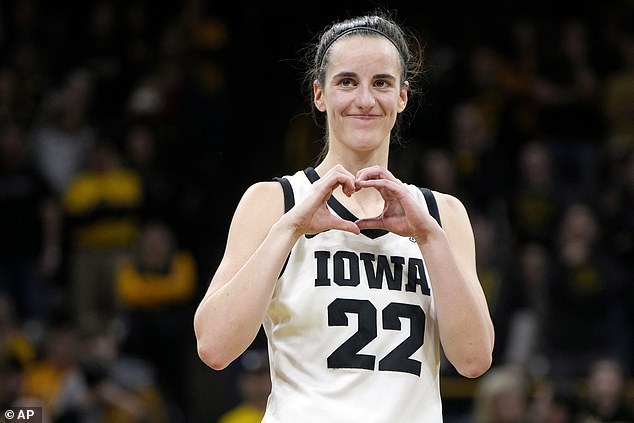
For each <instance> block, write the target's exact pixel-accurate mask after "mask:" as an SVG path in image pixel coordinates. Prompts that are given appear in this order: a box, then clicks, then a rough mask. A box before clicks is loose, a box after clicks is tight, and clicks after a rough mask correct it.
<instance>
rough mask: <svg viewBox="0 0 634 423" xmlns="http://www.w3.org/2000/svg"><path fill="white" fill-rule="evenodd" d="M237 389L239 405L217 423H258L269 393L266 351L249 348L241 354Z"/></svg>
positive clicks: (269, 377) (269, 383) (262, 415)
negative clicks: (239, 399)
mask: <svg viewBox="0 0 634 423" xmlns="http://www.w3.org/2000/svg"><path fill="white" fill-rule="evenodd" d="M237 387H238V394H239V395H240V398H241V402H240V404H238V405H237V406H235V407H233V408H231V409H230V410H228V411H227V412H226V413H224V414H223V415H222V416H221V417H220V419H219V420H218V423H260V422H261V421H262V418H263V417H264V410H265V409H266V402H267V400H268V397H269V393H270V392H271V376H270V374H269V359H268V355H267V351H266V349H258V348H249V349H247V350H246V351H245V352H244V353H243V354H242V357H240V369H239V371H238V378H237Z"/></svg>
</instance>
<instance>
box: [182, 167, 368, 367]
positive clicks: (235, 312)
mask: <svg viewBox="0 0 634 423" xmlns="http://www.w3.org/2000/svg"><path fill="white" fill-rule="evenodd" d="M339 185H341V186H342V187H343V189H344V192H347V193H348V195H351V194H352V193H353V192H354V176H353V175H352V174H350V173H349V172H347V171H345V170H343V168H339V167H335V168H333V170H332V171H331V172H328V173H327V174H326V175H325V176H324V177H323V178H321V179H320V180H319V181H318V182H316V183H315V184H313V186H312V191H311V193H310V194H309V195H308V196H307V197H306V198H305V199H304V200H303V201H302V202H301V203H299V204H297V205H296V206H295V207H293V209H291V210H290V211H289V212H288V213H284V210H283V203H284V202H283V193H282V188H281V186H280V184H279V183H277V182H261V183H258V184H255V185H253V186H251V187H250V188H249V189H248V190H247V191H246V192H245V194H244V196H243V197H242V199H241V200H240V203H239V205H238V207H237V208H236V211H235V214H234V216H233V220H232V222H231V227H230V229H229V236H228V239H227V245H226V249H225V253H224V256H223V258H222V260H221V262H220V265H219V267H218V269H217V270H216V273H215V274H214V276H213V278H212V281H211V284H210V285H209V288H208V290H207V293H206V294H205V296H204V297H203V299H202V300H201V302H200V304H199V305H198V308H197V310H196V314H195V316H194V332H195V334H196V340H197V344H198V355H199V356H200V358H201V359H202V361H203V362H205V363H206V364H207V365H208V366H210V367H211V368H213V369H218V370H219V369H223V368H225V367H226V366H227V365H229V364H230V363H231V362H232V361H233V360H234V359H236V358H237V357H238V356H239V355H240V354H242V352H244V350H245V349H246V348H247V347H248V346H249V345H250V344H251V342H253V339H255V336H256V335H257V333H258V331H259V329H260V325H261V324H262V321H263V319H264V315H265V313H266V310H267V308H268V305H269V302H270V300H271V297H272V295H273V290H274V289H275V284H276V282H277V278H278V277H279V274H280V272H281V270H282V267H283V266H284V262H285V261H286V257H287V256H288V254H289V253H290V251H291V249H292V248H293V246H294V245H295V243H296V242H297V239H298V238H299V237H300V236H302V235H303V234H305V233H317V232H321V231H323V230H327V229H341V230H347V231H351V232H355V233H358V232H359V229H358V227H357V226H356V225H355V224H354V223H352V222H348V221H344V220H342V219H340V218H338V217H337V216H335V215H334V214H332V213H330V211H329V210H328V208H327V205H326V202H327V200H328V198H329V197H330V195H331V194H332V191H333V190H334V189H335V188H336V187H337V186H339Z"/></svg>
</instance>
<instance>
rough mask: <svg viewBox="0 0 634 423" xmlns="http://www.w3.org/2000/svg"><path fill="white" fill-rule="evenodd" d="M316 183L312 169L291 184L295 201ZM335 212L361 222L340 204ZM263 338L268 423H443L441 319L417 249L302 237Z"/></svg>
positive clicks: (393, 242)
mask: <svg viewBox="0 0 634 423" xmlns="http://www.w3.org/2000/svg"><path fill="white" fill-rule="evenodd" d="M309 176H310V179H309ZM315 178H318V176H317V174H316V173H315V172H314V170H313V169H307V170H306V171H299V172H297V173H296V174H294V175H292V176H287V177H286V179H288V180H289V181H290V183H291V186H292V189H293V195H294V198H295V202H300V201H302V198H303V197H304V196H305V195H306V193H307V191H308V189H309V187H310V185H311V179H312V180H313V181H314V180H315ZM408 188H409V189H410V190H411V192H412V194H413V195H414V196H416V197H417V198H419V200H420V201H421V203H422V204H423V206H424V207H426V202H425V198H424V196H423V194H422V192H421V191H420V189H418V188H417V187H415V186H412V185H409V186H408ZM329 206H330V207H331V211H332V212H333V213H338V214H339V215H340V216H341V217H343V218H347V219H352V220H356V218H355V217H354V216H353V215H352V214H351V213H350V212H349V211H348V210H346V209H345V208H344V207H343V206H342V205H341V204H340V203H338V202H337V201H336V200H334V197H333V198H331V200H330V202H329ZM264 329H265V331H266V334H267V337H268V345H269V359H270V362H271V379H272V391H271V395H270V397H269V401H268V405H267V410H266V415H265V416H264V420H263V422H265V423H311V422H315V423H338V422H342V423H343V422H345V423H354V422H363V423H372V422H376V423H410V422H421V423H438V422H442V409H441V399H440V384H439V364H440V352H439V340H438V327H437V320H436V310H435V307H434V299H433V292H432V289H431V285H430V283H429V280H428V276H427V271H426V268H425V262H424V260H423V258H422V256H421V252H420V249H419V248H418V245H417V244H416V242H415V241H413V240H410V239H409V238H407V237H402V236H399V235H396V234H393V233H390V232H386V231H379V230H374V231H364V232H363V233H362V234H360V235H355V234H352V233H348V232H344V231H339V230H330V231H326V232H322V233H319V234H316V235H314V236H310V235H309V236H302V237H301V238H300V239H299V240H298V242H297V244H296V245H295V246H294V247H293V249H292V251H291V253H290V255H289V257H288V260H287V263H286V265H285V267H284V269H283V271H282V274H281V276H280V278H279V280H278V281H277V285H276V287H275V291H274V293H273V298H272V300H271V303H270V306H269V308H268V311H267V314H266V317H265V320H264Z"/></svg>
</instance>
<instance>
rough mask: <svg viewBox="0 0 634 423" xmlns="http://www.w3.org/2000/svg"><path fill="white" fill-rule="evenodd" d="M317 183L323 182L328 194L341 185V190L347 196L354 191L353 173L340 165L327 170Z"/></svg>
mask: <svg viewBox="0 0 634 423" xmlns="http://www.w3.org/2000/svg"><path fill="white" fill-rule="evenodd" d="M317 183H320V184H325V186H326V187H327V189H328V191H329V194H332V192H333V191H334V190H335V189H336V188H337V187H338V186H341V190H342V191H343V193H344V194H346V195H347V196H351V195H352V194H354V191H355V183H354V175H353V174H352V173H350V172H348V171H347V170H345V169H344V167H343V166H341V165H337V166H335V167H334V168H332V169H331V170H329V171H328V172H327V173H326V174H325V175H324V176H323V178H321V179H320V180H319V181H318V182H317Z"/></svg>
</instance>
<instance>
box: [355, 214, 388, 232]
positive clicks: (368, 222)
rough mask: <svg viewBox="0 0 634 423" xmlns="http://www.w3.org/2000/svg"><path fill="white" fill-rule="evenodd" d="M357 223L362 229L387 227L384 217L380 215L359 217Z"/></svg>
mask: <svg viewBox="0 0 634 423" xmlns="http://www.w3.org/2000/svg"><path fill="white" fill-rule="evenodd" d="M355 223H356V225H357V227H358V228H359V229H360V230H364V229H385V225H384V224H383V219H381V217H379V216H376V217H368V218H365V219H359V220H357V221H356V222H355Z"/></svg>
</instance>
